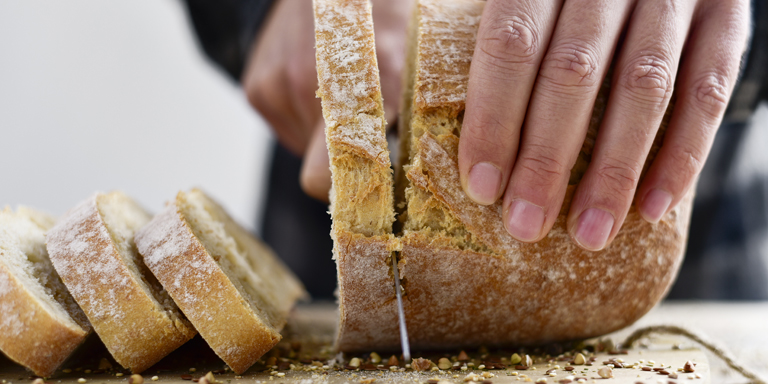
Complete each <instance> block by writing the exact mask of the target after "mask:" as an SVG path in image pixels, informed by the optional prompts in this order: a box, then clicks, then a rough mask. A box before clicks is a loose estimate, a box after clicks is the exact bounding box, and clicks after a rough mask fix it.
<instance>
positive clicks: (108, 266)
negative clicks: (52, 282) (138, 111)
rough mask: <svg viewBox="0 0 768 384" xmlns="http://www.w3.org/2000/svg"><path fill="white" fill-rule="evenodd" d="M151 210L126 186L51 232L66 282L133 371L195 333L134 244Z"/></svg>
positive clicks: (85, 205) (95, 199) (96, 198)
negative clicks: (146, 208)
mask: <svg viewBox="0 0 768 384" xmlns="http://www.w3.org/2000/svg"><path fill="white" fill-rule="evenodd" d="M150 218H151V216H150V215H149V214H148V213H147V212H146V211H145V210H144V209H143V208H141V207H140V206H139V205H138V204H137V203H136V202H135V201H133V200H132V199H131V198H129V197H128V196H126V195H124V194H123V193H121V192H110V193H106V194H105V193H96V194H94V195H93V196H92V197H90V198H89V199H87V200H86V201H84V202H82V203H81V204H79V205H77V206H76V207H75V208H73V209H71V210H70V211H69V212H67V213H66V214H65V215H64V217H62V219H61V220H60V221H59V222H58V223H57V224H56V226H54V227H53V229H51V230H50V231H49V232H48V251H49V253H50V255H51V261H52V262H53V265H54V267H55V268H56V270H57V271H58V273H59V275H60V276H61V278H62V280H63V281H64V284H65V285H66V286H67V288H69V291H70V292H71V293H72V296H73V297H74V298H75V300H76V301H77V303H78V304H79V305H80V307H81V308H82V309H83V311H84V312H85V314H86V316H88V319H89V320H90V322H91V324H93V328H94V330H95V331H96V333H97V334H98V335H99V338H101V340H102V342H104V345H105V346H106V347H107V349H108V350H109V352H110V353H111V354H112V356H113V357H114V358H115V361H117V362H118V363H119V364H120V365H122V366H124V367H126V368H129V369H130V370H131V371H133V372H135V373H138V372H141V371H144V370H145V369H147V368H149V367H150V366H152V365H154V364H155V363H156V362H158V361H159V360H160V359H162V358H163V357H165V356H166V355H168V354H169V353H171V352H172V351H173V350H175V349H176V348H178V347H179V346H181V345H182V344H184V343H185V342H186V341H188V340H189V339H191V338H192V337H193V336H194V335H195V334H196V331H195V329H194V328H193V327H192V325H191V324H190V323H189V321H187V319H186V318H185V317H184V315H183V314H182V313H181V312H180V311H179V309H178V307H176V305H175V304H174V302H173V300H171V298H170V296H169V295H168V293H167V292H166V291H165V290H164V289H163V287H162V286H161V285H160V283H159V282H158V281H157V279H156V278H155V277H154V275H152V273H151V272H150V271H149V269H147V267H146V266H145V264H144V261H143V260H142V258H141V257H140V255H139V254H138V252H137V250H136V245H135V243H134V239H133V237H134V233H135V232H136V231H137V230H138V229H139V228H141V227H142V226H144V225H145V224H147V223H148V222H149V220H150Z"/></svg>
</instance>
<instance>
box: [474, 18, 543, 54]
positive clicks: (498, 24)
mask: <svg viewBox="0 0 768 384" xmlns="http://www.w3.org/2000/svg"><path fill="white" fill-rule="evenodd" d="M478 40H479V41H478V48H479V49H481V50H482V52H483V53H485V55H487V56H488V58H489V59H491V61H493V62H495V65H498V66H509V65H515V64H532V63H533V62H534V61H535V57H536V54H537V53H538V51H539V41H540V37H539V32H538V30H537V29H536V27H535V26H534V23H533V22H532V21H531V20H529V19H527V18H525V17H521V16H511V17H506V18H502V19H498V20H494V21H492V22H491V24H490V25H489V26H488V28H485V30H484V31H483V33H482V34H481V36H479V37H478Z"/></svg>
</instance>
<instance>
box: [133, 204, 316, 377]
mask: <svg viewBox="0 0 768 384" xmlns="http://www.w3.org/2000/svg"><path fill="white" fill-rule="evenodd" d="M195 195H197V196H198V197H199V198H200V199H203V200H204V201H206V203H205V204H206V205H207V206H206V207H205V209H206V210H207V211H208V212H210V211H215V212H212V213H211V217H213V218H212V219H209V220H210V221H212V222H214V224H213V226H209V227H207V228H215V226H220V227H219V228H223V230H224V231H226V234H225V235H224V236H228V237H229V238H230V239H232V241H233V242H234V244H235V245H234V246H235V247H236V248H237V252H239V253H240V254H242V255H244V256H243V257H242V259H243V261H244V264H241V265H236V266H233V265H230V264H226V263H229V262H231V260H229V259H228V256H227V255H223V254H220V253H215V252H217V251H214V248H211V249H208V248H207V247H206V241H212V240H211V239H210V238H208V239H204V238H201V237H199V236H197V235H196V234H195V228H206V227H204V226H203V224H204V223H199V221H201V220H202V219H203V218H202V217H192V216H190V212H192V211H190V210H189V209H190V208H188V207H189V206H190V204H191V203H190V201H191V199H192V198H193V197H195ZM197 201H200V200H197ZM135 239H136V246H137V247H138V250H139V253H141V255H142V256H143V257H144V260H145V263H146V265H147V267H149V269H150V270H151V271H152V273H154V275H155V276H156V277H157V279H158V280H159V281H160V283H161V284H162V285H163V287H165V289H166V290H167V291H168V293H169V294H170V296H171V297H172V298H173V300H174V301H175V302H176V303H177V304H178V306H179V308H181V310H182V311H183V312H184V314H185V315H186V316H187V318H188V319H189V321H190V322H191V323H192V324H194V326H195V328H196V329H197V330H198V332H200V335H201V336H202V337H203V338H204V339H205V341H206V342H207V343H208V345H210V347H211V348H212V349H213V351H214V352H216V354H217V355H218V356H219V357H220V358H221V359H222V360H224V362H225V363H226V364H227V365H229V367H230V368H232V370H233V371H234V372H235V373H242V372H244V371H245V370H247V369H248V368H249V367H250V366H251V365H253V363H255V362H256V360H258V359H259V358H260V357H261V356H262V355H264V354H265V353H266V352H267V351H269V350H270V349H272V347H274V346H275V345H276V344H277V343H278V342H279V341H280V339H281V338H282V337H281V335H280V333H279V332H280V331H281V330H282V328H283V326H284V325H285V322H286V318H287V317H288V315H289V312H290V310H291V308H292V307H293V305H294V304H295V302H296V300H297V299H299V298H303V297H306V295H307V294H306V292H305V291H304V288H303V286H302V285H301V283H300V282H299V281H298V279H297V278H296V277H295V276H294V275H293V274H292V273H291V272H290V271H289V270H288V269H287V268H286V267H285V266H284V265H283V264H282V263H281V262H280V261H279V260H278V259H277V258H276V256H275V255H274V254H273V253H272V252H271V251H270V250H269V249H268V248H267V247H266V246H265V245H263V244H261V243H260V242H258V241H257V240H256V239H254V238H253V237H252V236H251V235H249V234H248V232H247V231H246V230H245V229H242V228H241V227H239V225H237V224H236V223H235V222H234V221H233V220H232V219H231V218H230V217H229V215H227V214H226V212H224V211H223V209H222V208H221V207H220V206H218V204H216V203H215V202H213V201H212V200H210V199H209V198H207V197H206V196H205V195H204V194H202V192H200V191H198V190H192V191H191V192H189V193H185V192H179V194H178V195H177V196H176V199H175V200H174V201H172V202H170V203H169V204H168V205H166V207H165V209H164V210H163V211H162V212H160V213H159V214H157V215H156V216H155V217H154V218H152V221H150V223H149V224H147V225H146V226H144V227H143V228H142V229H141V230H139V231H138V232H137V233H136V237H135ZM213 241H219V242H221V243H224V242H226V241H227V240H226V239H221V238H219V239H215V240H213ZM207 244H208V245H209V246H211V245H212V243H207ZM213 245H215V244H213ZM218 252H222V251H221V248H219V251H218ZM222 253H223V252H222ZM228 260H229V261H228ZM225 265H227V266H225ZM235 269H240V270H241V272H243V270H247V271H246V272H244V273H245V274H254V275H255V277H253V279H254V280H252V281H249V280H246V279H245V278H243V280H242V281H240V280H238V279H239V277H238V276H241V275H237V276H235V274H236V273H237V272H236V271H235V272H234V273H233V270H235ZM267 275H269V276H267ZM249 282H252V283H253V284H254V285H258V286H252V287H248V288H245V287H244V285H245V284H248V283H249ZM255 295H258V296H259V297H253V296H255Z"/></svg>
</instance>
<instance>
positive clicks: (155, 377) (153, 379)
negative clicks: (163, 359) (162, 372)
mask: <svg viewBox="0 0 768 384" xmlns="http://www.w3.org/2000/svg"><path fill="white" fill-rule="evenodd" d="M158 380H160V378H159V377H157V376H152V381H158Z"/></svg>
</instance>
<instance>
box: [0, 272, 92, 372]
mask: <svg viewBox="0 0 768 384" xmlns="http://www.w3.org/2000/svg"><path fill="white" fill-rule="evenodd" d="M0 313H4V314H6V315H3V321H0V350H2V351H3V353H5V355H6V356H8V357H9V358H10V359H11V360H13V361H15V362H17V363H19V364H21V365H23V366H25V367H27V368H29V369H30V370H32V372H34V373H35V375H38V376H42V377H49V376H51V375H53V373H54V372H55V371H56V369H57V368H58V367H59V366H60V365H61V363H63V362H64V360H66V358H67V357H69V355H70V354H72V352H73V351H74V350H75V349H76V348H77V347H78V346H79V345H80V344H81V343H82V342H83V341H84V340H85V337H86V336H88V334H89V333H90V330H91V329H90V326H88V324H83V325H84V326H85V327H84V328H73V327H70V326H67V325H66V324H64V323H62V322H61V321H59V320H58V319H57V318H56V316H54V315H53V314H51V313H49V312H48V310H46V309H45V307H43V306H42V305H40V304H39V303H38V301H37V299H36V298H35V297H34V296H33V295H32V294H30V293H29V291H28V290H27V289H26V288H25V287H24V285H23V284H22V283H21V282H20V281H19V280H18V279H16V277H14V276H13V274H12V273H11V271H10V270H8V268H7V267H6V266H5V265H4V264H3V263H0ZM8 314H15V316H13V317H11V316H9V315H8Z"/></svg>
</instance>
